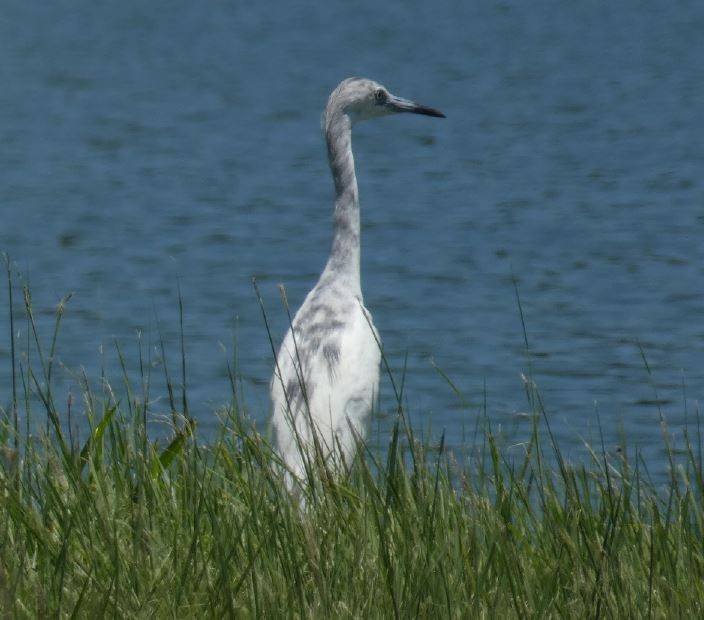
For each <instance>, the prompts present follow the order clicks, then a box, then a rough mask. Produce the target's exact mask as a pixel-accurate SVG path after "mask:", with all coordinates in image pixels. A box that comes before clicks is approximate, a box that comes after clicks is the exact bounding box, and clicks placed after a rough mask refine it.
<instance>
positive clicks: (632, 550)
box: [0, 294, 704, 618]
mask: <svg viewBox="0 0 704 620" xmlns="http://www.w3.org/2000/svg"><path fill="white" fill-rule="evenodd" d="M25 299H26V306H25V309H26V312H27V317H26V320H27V325H28V331H29V332H30V334H31V339H30V343H29V344H28V345H27V346H28V347H29V348H31V349H32V351H33V352H32V355H31V356H30V355H29V352H26V355H24V357H21V356H19V355H18V354H17V353H16V352H15V351H14V349H13V350H12V357H13V364H12V366H13V370H12V386H2V394H3V398H5V397H6V395H8V394H9V400H10V402H9V405H8V406H6V407H5V408H4V409H2V410H1V411H0V418H1V419H2V425H1V426H0V611H1V612H2V613H0V616H2V617H19V618H25V617H26V618H35V617H47V616H49V617H62V618H63V617H78V618H101V617H117V618H154V617H156V618H161V617H173V618H186V617H198V618H201V617H205V618H207V617H217V618H221V617H237V618H247V617H257V618H278V617H286V618H288V617H299V618H309V617H312V618H418V617H420V618H444V617H447V618H536V617H545V618H563V617H564V618H601V617H612V618H641V617H643V618H651V617H652V618H694V617H702V616H703V615H704V609H703V607H704V532H703V531H702V530H703V519H704V509H703V505H702V497H703V495H702V490H703V489H704V483H703V478H702V473H703V470H702V464H701V463H702V461H701V459H702V455H701V439H700V437H699V435H698V434H697V435H696V438H695V439H694V440H691V439H690V437H689V435H686V434H685V438H684V445H680V446H678V447H677V450H678V452H677V454H678V456H679V455H680V454H683V455H684V456H683V458H681V459H680V460H679V461H676V459H675V458H674V453H675V448H674V447H673V446H672V445H671V444H670V442H669V440H668V439H667V438H666V437H664V438H663V441H664V442H665V446H666V448H667V450H668V451H669V454H670V455H672V463H673V467H672V475H671V477H670V481H669V483H668V484H666V485H665V486H664V487H657V488H656V487H655V486H654V485H653V484H652V483H651V482H650V481H649V478H648V476H647V475H646V474H645V473H644V472H645V469H644V464H643V463H642V462H641V460H640V458H639V457H638V455H637V454H636V455H635V456H634V457H633V460H632V461H629V460H628V459H626V458H625V457H624V458H621V459H618V460H614V459H613V458H612V457H609V456H607V455H606V453H605V451H604V450H599V449H595V450H594V451H593V452H592V461H591V463H589V464H588V465H584V466H578V467H577V466H570V465H569V464H568V463H567V462H566V461H565V459H563V458H562V455H561V453H560V449H559V446H558V445H556V443H555V442H554V440H553V439H552V436H551V434H550V429H549V426H548V425H547V419H546V418H545V417H541V415H540V414H541V411H540V404H539V398H538V395H537V392H536V391H535V389H534V387H532V386H531V385H530V383H528V385H529V388H530V389H529V400H530V402H531V403H532V404H533V407H534V410H535V413H536V414H539V415H537V416H536V420H537V421H536V423H535V425H534V427H533V432H532V435H531V436H530V437H529V438H528V441H527V444H526V446H525V452H524V454H523V456H522V457H521V458H518V459H516V458H515V457H514V458H512V459H511V460H509V459H508V458H506V456H505V452H504V451H503V450H502V449H501V447H500V445H499V443H498V441H497V440H496V438H495V437H494V436H493V435H492V433H491V432H490V430H485V431H481V432H480V434H479V435H478V437H477V441H478V443H479V446H478V453H479V455H478V457H477V458H475V459H474V460H472V461H471V462H469V463H467V464H466V465H463V466H459V465H457V464H456V463H455V462H454V460H453V458H452V455H451V454H449V453H446V452H445V450H444V449H443V446H442V442H441V445H440V448H439V449H437V448H436V449H434V450H433V451H432V452H430V451H428V450H426V449H424V447H423V445H422V442H419V441H417V440H416V438H414V437H413V435H412V431H411V430H410V429H409V428H408V426H407V424H406V419H405V416H404V414H403V411H399V412H398V413H397V421H396V424H395V427H394V431H393V433H392V436H391V441H390V445H389V448H388V452H385V453H384V456H383V457H382V456H380V455H378V454H374V453H372V452H370V451H369V450H368V449H366V448H364V447H362V449H361V457H360V458H359V459H358V461H357V462H356V464H355V466H354V467H353V468H352V470H351V471H350V472H347V474H344V475H341V476H339V477H336V478H333V477H330V476H328V475H327V473H326V472H325V471H320V472H318V474H317V475H316V476H315V480H314V481H313V483H312V484H310V485H307V486H306V487H305V488H304V489H303V491H302V492H303V494H304V495H305V506H306V507H305V509H304V510H302V509H301V508H300V504H299V503H298V502H297V500H296V499H295V498H292V497H291V496H290V495H289V494H288V493H287V491H286V486H285V481H284V478H283V476H282V474H281V472H280V467H279V463H278V461H277V458H276V456H275V454H274V453H273V451H272V449H271V448H270V446H269V445H268V443H267V441H266V440H265V438H263V437H262V436H261V435H259V434H258V433H257V432H256V430H255V429H254V428H253V426H252V425H251V424H250V423H249V422H248V421H247V420H246V419H244V418H243V417H242V416H241V415H240V413H239V410H240V409H239V407H238V404H237V403H236V402H233V404H232V406H231V407H230V408H229V409H227V410H225V411H222V412H220V416H221V423H220V429H219V432H218V433H217V436H216V437H215V438H213V439H211V440H209V441H208V442H207V443H204V442H203V441H201V440H200V439H199V437H198V430H197V428H196V426H195V424H194V423H193V422H192V421H191V420H190V419H189V418H188V413H187V394H186V391H185V388H182V386H181V388H182V389H181V388H180V387H179V385H177V384H174V383H172V382H171V379H169V387H168V403H169V408H170V410H171V416H170V434H169V438H168V439H167V440H166V441H163V442H162V444H163V445H160V444H157V443H156V442H155V441H154V440H153V438H151V437H150V436H149V434H148V432H147V428H148V426H149V419H150V412H149V410H147V409H145V407H146V405H145V404H144V403H148V402H149V401H150V399H149V397H148V394H145V393H144V392H148V390H149V388H148V385H149V380H148V377H146V376H143V381H142V384H141V387H140V391H139V393H138V394H136V393H135V392H134V391H133V389H132V386H131V385H130V384H129V380H128V379H127V378H126V377H127V373H126V372H125V375H124V378H123V379H122V381H123V385H122V389H123V391H124V392H125V393H126V394H127V396H126V397H125V398H123V399H122V400H118V399H117V398H116V397H114V396H113V392H112V390H111V389H103V390H101V391H100V394H96V393H95V392H94V391H93V390H92V389H91V387H90V385H89V382H88V381H87V380H80V379H79V380H78V384H79V388H78V389H79V391H80V393H81V397H80V398H75V399H74V404H73V408H74V411H73V413H72V416H73V417H74V419H75V418H76V417H77V416H78V417H81V418H82V419H81V421H80V425H81V426H82V427H83V428H84V429H86V430H85V431H84V432H83V436H82V438H81V440H80V441H79V440H78V439H77V438H76V437H74V436H72V435H71V434H69V433H67V430H66V428H67V425H66V419H67V415H68V412H67V411H66V409H65V408H62V407H59V406H57V405H56V403H55V401H54V397H53V394H52V380H53V379H52V363H53V360H54V359H55V353H56V352H55V347H56V342H57V339H58V338H57V334H58V330H59V324H60V319H61V314H62V312H63V305H61V306H60V311H59V313H57V321H56V328H55V330H54V333H53V334H52V335H51V338H50V343H51V344H50V346H49V354H48V355H46V356H45V355H44V354H43V353H42V347H41V341H42V339H41V336H40V335H39V334H36V324H35V322H34V320H33V317H32V313H31V301H30V299H29V295H28V294H26V295H25ZM11 320H12V321H14V319H11ZM35 336H36V338H35ZM30 345H31V347H30ZM118 355H120V359H121V361H122V357H121V354H119V351H118ZM16 356H17V359H20V358H21V359H23V360H25V361H24V362H23V363H19V362H18V363H15V359H16ZM27 359H31V360H32V363H31V364H30V365H28V363H27V362H26V360H27ZM122 362H123V365H124V361H122ZM181 362H182V368H184V364H185V358H183V357H182V360H181ZM139 364H140V367H142V368H143V363H142V360H141V359H140V360H139ZM180 378H181V379H182V381H181V384H185V381H184V380H183V379H185V375H181V377H180ZM235 379H236V378H234V377H233V381H235ZM233 385H234V383H233ZM233 400H234V399H233ZM37 403H38V405H37ZM18 412H22V413H23V415H22V416H20V415H18ZM26 415H31V416H32V417H33V420H34V422H35V425H34V427H38V426H43V427H44V428H45V430H44V431H43V432H41V433H34V435H33V431H32V428H34V427H33V426H32V425H30V426H29V427H25V426H24V425H23V424H22V423H21V422H20V420H21V419H23V418H24V417H26ZM213 415H214V416H215V413H213ZM36 423H39V424H36ZM487 428H488V426H487ZM697 430H698V426H697V428H696V429H695V431H697ZM627 453H628V452H627V451H626V452H624V454H627ZM677 463H679V464H677Z"/></svg>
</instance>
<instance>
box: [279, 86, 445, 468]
mask: <svg viewBox="0 0 704 620" xmlns="http://www.w3.org/2000/svg"><path fill="white" fill-rule="evenodd" d="M396 112H413V113H416V114H425V115H427V116H439V117H442V116H444V115H443V114H442V113H441V112H438V111H437V110H434V109H432V108H428V107H426V106H421V105H418V104H416V103H413V102H411V101H408V100H406V99H401V98H399V97H395V96H393V95H391V94H389V92H388V91H387V90H386V89H385V88H384V87H383V86H380V85H379V84H377V83H376V82H373V81H371V80H365V79H357V78H350V79H347V80H344V81H343V82H341V83H340V84H339V85H338V87H337V88H336V89H335V90H334V91H333V92H332V94H331V95H330V98H329V99H328V104H327V107H326V109H325V113H324V115H323V131H324V133H325V139H326V142H327V148H328V161H329V163H330V170H331V172H332V176H333V180H334V183H335V193H336V199H335V218H334V219H335V232H334V237H333V243H332V249H331V252H330V257H329V258H328V262H327V264H326V266H325V269H324V270H323V273H322V274H321V276H320V279H319V280H318V283H317V284H316V285H315V287H314V288H313V290H312V291H311V292H310V293H308V295H307V297H306V299H305V301H304V302H303V305H302V306H301V307H300V309H299V310H298V312H297V313H296V315H295V317H294V319H293V322H292V329H289V331H288V333H287V334H286V337H285V338H284V340H283V342H282V344H281V348H280V350H279V354H278V356H277V360H276V367H275V369H274V375H273V377H272V379H271V385H270V390H271V401H272V406H273V418H272V423H273V428H274V433H275V438H276V444H277V447H278V450H279V453H280V455H281V457H282V459H283V461H284V462H285V463H286V465H287V467H288V468H289V470H290V471H291V473H292V474H293V475H294V476H296V477H297V478H299V479H300V478H304V477H305V472H306V470H307V467H306V464H307V463H313V462H314V461H315V460H316V459H317V457H320V459H322V460H323V461H325V462H326V464H327V465H329V466H331V467H332V468H338V467H339V466H340V465H341V464H342V461H344V463H345V464H346V465H348V466H349V465H350V464H351V461H352V459H353V458H354V454H355V447H356V442H357V438H360V439H362V438H364V436H365V422H366V418H367V416H368V415H369V412H370V411H371V409H372V406H373V404H374V400H375V398H376V394H377V392H378V387H379V363H380V361H381V352H380V342H379V337H378V334H377V332H376V329H375V328H374V326H373V323H372V318H371V314H370V313H369V312H368V310H367V309H366V308H365V307H364V303H363V299H362V289H361V284H360V268H359V233H360V226H359V194H358V190H357V179H356V176H355V170H354V158H353V156H352V143H351V129H352V125H353V124H354V123H355V122H356V121H359V120H364V119H368V118H376V117H380V116H385V115H387V114H393V113H396Z"/></svg>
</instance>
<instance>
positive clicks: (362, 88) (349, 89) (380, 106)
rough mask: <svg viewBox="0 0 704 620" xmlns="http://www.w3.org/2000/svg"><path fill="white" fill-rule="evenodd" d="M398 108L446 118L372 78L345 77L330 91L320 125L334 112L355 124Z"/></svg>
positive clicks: (402, 110) (385, 114)
mask: <svg viewBox="0 0 704 620" xmlns="http://www.w3.org/2000/svg"><path fill="white" fill-rule="evenodd" d="M399 112H411V113H413V114H424V115H426V116H436V117H440V118H445V115H444V114H443V113H442V112H439V111H438V110H435V109H433V108H429V107H428V106H424V105H420V104H418V103H414V102H413V101H409V100H408V99H402V98H401V97H397V96H396V95H392V94H391V93H390V92H389V91H388V90H386V88H384V87H383V86H382V85H381V84H378V83H377V82H374V81H373V80H367V79H363V78H347V79H346V80H343V81H342V82H340V84H338V86H337V88H336V89H335V90H334V91H332V94H331V95H330V98H329V99H328V105H327V107H326V108H325V114H324V116H323V121H324V123H323V125H324V126H327V125H328V124H329V122H330V121H331V119H332V118H333V117H334V116H335V115H337V114H346V115H347V116H348V117H349V119H350V121H351V122H352V123H353V124H354V123H356V122H357V121H362V120H367V119H370V118H379V117H381V116H387V115H389V114H396V113H399Z"/></svg>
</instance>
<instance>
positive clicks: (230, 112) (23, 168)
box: [0, 0, 704, 469]
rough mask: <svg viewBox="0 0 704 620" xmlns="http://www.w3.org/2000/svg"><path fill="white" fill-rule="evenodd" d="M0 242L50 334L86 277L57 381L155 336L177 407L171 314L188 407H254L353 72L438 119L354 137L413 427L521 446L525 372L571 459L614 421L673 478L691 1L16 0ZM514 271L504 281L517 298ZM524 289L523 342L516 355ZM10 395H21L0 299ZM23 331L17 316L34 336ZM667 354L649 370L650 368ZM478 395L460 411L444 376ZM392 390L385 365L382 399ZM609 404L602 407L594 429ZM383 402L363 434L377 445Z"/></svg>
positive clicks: (131, 355)
mask: <svg viewBox="0 0 704 620" xmlns="http://www.w3.org/2000/svg"><path fill="white" fill-rule="evenodd" d="M0 5H1V8H0V251H2V252H6V253H7V254H8V255H9V256H10V257H11V260H12V268H13V272H14V273H15V282H16V290H15V295H16V297H15V301H16V305H17V307H18V309H19V308H21V286H22V283H23V282H24V281H27V282H29V285H30V286H31V289H32V292H33V304H34V307H35V311H36V312H37V316H38V319H39V322H40V325H41V327H42V333H43V337H44V338H45V339H46V340H47V344H48V340H49V337H50V326H51V324H52V321H53V318H52V313H53V310H54V308H55V307H56V304H57V302H58V300H59V299H60V298H61V297H62V296H63V295H65V294H67V293H69V292H72V293H73V297H72V298H71V300H70V302H69V304H68V306H67V312H66V316H65V317H64V321H63V326H62V332H61V336H60V340H59V358H60V361H61V363H62V364H63V368H62V369H61V370H60V372H59V374H58V376H57V379H58V381H59V383H61V382H64V383H65V385H69V386H70V384H71V377H72V374H73V373H75V372H76V371H77V369H80V368H81V367H84V368H85V370H86V372H87V373H88V375H89V376H90V377H91V378H92V379H95V380H97V378H98V377H99V375H100V369H101V366H105V368H106V373H107V374H108V376H109V377H111V378H112V379H113V380H114V381H115V382H116V383H119V376H120V374H119V366H118V363H117V355H116V353H115V348H114V344H113V343H114V341H115V340H117V341H118V342H119V343H120V346H121V347H122V349H123V351H124V353H125V357H126V359H127V362H128V365H129V367H130V369H131V371H134V370H135V369H136V367H137V358H138V355H137V350H138V344H139V342H138V338H137V336H136V334H137V333H141V334H142V346H143V348H144V350H145V351H146V352H147V354H151V358H152V362H153V364H154V366H155V369H154V371H153V374H154V386H153V389H152V394H151V396H152V397H153V398H154V403H153V409H154V411H155V412H157V413H166V412H167V411H168V407H167V405H166V401H165V400H164V396H165V392H164V390H163V382H161V372H162V371H161V369H160V367H159V359H160V353H159V351H158V350H157V348H156V347H155V343H156V342H157V341H158V339H159V333H158V328H157V319H158V324H159V325H160V329H161V332H162V335H163V338H164V339H165V342H166V349H167V351H168V352H169V354H170V357H171V365H172V366H173V368H172V372H173V373H174V374H177V363H178V355H179V354H178V347H179V344H178V342H179V335H178V332H179V325H178V301H177V298H178V294H177V288H178V286H180V290H181V293H182V298H183V303H184V313H185V314H184V316H185V324H184V332H185V346H186V353H187V360H188V382H189V395H190V402H191V411H192V413H193V414H194V415H196V417H198V419H199V421H200V425H201V428H202V429H204V432H206V433H207V432H208V429H210V428H213V427H214V421H215V415H214V413H213V411H214V410H215V409H216V408H217V407H218V406H219V405H221V404H222V403H225V402H227V401H228V399H229V397H230V387H229V383H228V380H227V373H226V362H227V360H228V359H230V360H231V359H232V356H233V348H235V342H236V351H237V358H238V369H239V372H240V373H241V375H242V386H243V388H244V399H245V402H246V403H247V406H248V409H249V412H250V415H252V416H253V417H254V418H256V419H258V420H261V423H262V424H263V423H264V422H265V420H266V416H267V410H268V404H267V390H266V384H267V382H268V380H269V376H270V373H271V368H272V356H271V350H270V345H269V341H268V338H267V335H266V331H265V329H264V326H263V321H262V318H261V311H260V308H259V306H258V304H257V301H256V297H255V294H254V291H253V289H252V285H251V277H252V276H256V277H257V279H258V282H259V286H260V288H261V291H262V294H263V297H264V301H265V304H266V307H267V309H268V313H269V319H270V321H271V324H272V328H273V333H274V336H275V338H277V339H278V338H280V337H281V336H282V335H283V332H284V331H285V328H286V317H285V313H284V311H283V309H282V306H281V303H280V299H279V294H278V290H277V286H278V283H281V282H282V283H284V284H285V286H286V288H287V291H288V296H289V299H290V302H291V305H292V306H294V307H297V306H298V304H299V303H300V302H301V301H302V299H303V297H304V295H305V293H306V292H307V291H308V290H309V288H310V287H311V286H312V285H313V284H314V283H315V280H316V278H317V274H318V273H319V271H320V269H321V268H322V266H323V264H324V262H325V259H326V255H327V252H328V249H329V242H330V235H331V210H332V183H331V181H330V179H329V172H328V169H327V163H326V159H325V152H324V145H323V142H322V137H321V134H320V129H319V118H320V113H321V111H322V108H323V106H324V104H325V101H326V98H327V95H328V93H329V92H330V90H331V89H332V88H333V87H334V86H335V85H336V84H337V82H338V81H339V80H340V79H342V78H344V77H347V76H350V75H360V76H365V77H371V78H374V79H376V80H378V81H380V82H382V83H384V84H385V85H386V86H388V87H389V89H390V90H392V92H395V93H397V94H399V95H402V96H406V97H409V98H412V99H415V100H418V101H420V102H423V103H426V104H428V105H432V106H435V107H438V108H440V109H442V110H443V111H444V112H445V113H446V114H447V119H446V120H444V121H438V120H436V119H428V118H420V117H417V118H416V117H402V118H401V117H400V118H390V119H384V120H382V121H377V122H374V123H367V124H364V125H361V126H359V127H358V128H357V129H356V132H355V135H354V147H355V154H356V161H357V167H358V177H359V183H360V192H361V198H362V222H363V256H362V268H363V288H364V292H365V301H366V304H367V306H368V307H369V308H370V309H371V311H372V312H373V314H374V317H375V322H376V324H377V327H378V328H379V331H380V333H381V335H382V338H383V341H384V344H385V349H386V352H387V355H388V357H389V360H390V362H391V365H392V366H393V368H394V370H395V372H397V373H400V371H401V369H402V367H403V366H404V364H406V373H405V399H406V402H407V405H408V409H409V411H410V412H411V415H412V419H413V422H414V424H416V425H417V426H418V428H426V427H427V426H428V425H429V424H432V428H433V431H434V434H435V436H437V434H439V433H440V432H441V431H442V430H443V429H444V430H445V431H446V434H447V442H448V443H449V444H450V446H452V447H453V448H455V449H457V450H461V449H462V447H463V444H465V443H466V441H468V440H467V436H466V434H465V433H466V431H467V429H472V428H473V425H474V421H475V420H476V418H477V416H478V415H480V414H481V413H482V411H483V410H484V408H485V409H486V415H487V416H488V418H489V419H490V421H491V423H492V425H493V428H494V430H499V429H500V430H502V431H503V432H504V433H505V434H506V436H507V438H508V441H509V443H511V442H515V443H517V444H519V443H520V442H522V441H525V439H526V438H527V435H528V433H529V430H530V421H529V419H528V418H527V417H526V416H525V415H524V413H525V412H526V411H527V410H528V404H527V400H526V397H525V393H524V386H523V383H522V380H521V373H525V374H527V373H528V369H529V367H530V369H531V372H532V377H533V379H534V380H535V381H536V383H537V385H538V387H539V389H540V391H541V394H542V398H543V401H544V404H545V408H546V412H547V415H548V419H549V420H550V421H551V423H552V427H553V430H554V431H555V432H556V435H557V438H558V440H559V442H560V445H561V447H562V448H563V450H564V451H565V452H566V453H568V454H569V453H573V454H575V455H577V454H579V453H580V451H581V450H582V448H581V447H580V446H581V440H582V439H583V438H587V439H591V440H594V439H596V438H597V436H596V435H595V433H596V431H595V429H596V426H597V419H599V420H600V421H601V424H602V427H603V432H604V434H605V439H606V443H607V445H614V444H616V443H617V442H618V438H619V432H620V429H622V430H623V433H624V435H625V436H626V439H627V441H628V443H629V445H631V446H633V447H636V446H637V447H639V448H640V449H642V450H644V454H645V455H646V456H647V458H648V462H649V464H650V465H651V466H652V467H653V468H654V469H657V468H658V467H659V466H660V465H662V464H663V461H662V456H663V452H662V446H663V442H662V440H661V429H660V424H659V414H660V412H662V413H663V414H664V415H665V416H666V417H667V420H668V423H669V429H670V431H672V432H674V433H679V432H681V429H682V426H683V424H684V422H685V419H686V418H687V417H689V418H692V417H693V416H694V415H695V414H696V412H697V411H698V408H699V406H700V402H701V398H702V395H703V394H704V236H703V235H702V233H703V232H704V175H703V167H704V120H703V119H704V112H703V111H704V34H703V33H704V3H702V2H699V1H695V0H691V1H681V2H656V1H643V2H636V1H630V0H629V1H624V2H618V3H614V2H606V1H598V0H594V1H587V0H583V1H581V2H577V3H564V2H558V1H538V2H531V3H525V2H518V1H515V0H514V1H506V2H460V1H451V0H446V1H444V2H432V3H430V2H406V1H400V0H399V1H394V0H390V1H387V2H381V3H380V2H372V1H368V0H362V1H360V2H355V3H338V2H331V3H314V2H277V3H274V2H271V3H267V2H262V3H252V2H246V3H245V2H222V3H200V2H185V1H176V2H173V1H170V2H135V1H128V2H120V3H109V2H104V1H98V2H85V1H74V2H69V1H68V0H63V1H57V2H51V3H41V2H26V1H19V0H2V2H0ZM514 282H515V285H514ZM516 289H517V290H518V292H519V294H520V299H521V303H522V308H523V313H524V319H525V324H526V331H527V336H528V341H529V345H530V349H531V352H532V354H531V355H530V356H527V355H526V352H525V345H524V336H523V328H522V323H521V317H520V313H519V307H518V303H517V300H516ZM0 306H1V308H2V312H0V334H1V335H2V336H1V337H0V404H1V405H3V406H5V405H7V404H8V402H9V401H10V378H9V377H10V361H9V325H8V315H9V313H8V303H7V291H6V287H4V286H3V287H1V288H0ZM16 332H17V334H16V337H17V342H18V346H22V344H23V343H25V342H26V337H27V326H26V323H24V322H20V323H19V324H18V325H17V329H16ZM641 352H642V354H643V355H644V356H645V359H647V362H648V364H649V367H650V372H651V375H650V376H649V373H648V371H647V369H646V365H645V364H644V361H643V355H642V354H641ZM433 363H434V364H436V365H437V366H438V367H439V368H441V369H442V370H443V371H444V372H445V373H446V374H447V375H448V376H449V377H450V378H451V379H452V381H453V382H454V383H455V384H456V386H457V387H458V388H459V389H460V390H461V392H462V393H463V395H464V399H465V400H466V403H469V404H468V405H467V404H466V403H465V404H463V403H462V399H460V398H458V397H457V396H456V395H455V394H454V393H453V391H452V390H451V389H450V388H449V387H448V386H447V384H446V383H445V381H444V379H443V378H442V377H441V376H440V374H439V373H438V372H437V371H436V370H435V369H434V367H433ZM392 404H393V398H392V394H391V389H390V386H389V382H388V379H387V380H385V381H384V382H383V386H382V408H384V409H388V408H389V407H391V406H392ZM597 413H598V418H597ZM390 425H391V417H390V416H388V415H386V416H384V415H382V416H379V417H378V418H377V420H376V421H375V422H374V426H375V428H376V429H377V430H378V432H375V433H374V436H375V439H374V440H375V441H379V442H380V443H381V444H382V445H383V443H384V441H385V439H384V438H385V435H386V433H387V432H388V430H389V427H390Z"/></svg>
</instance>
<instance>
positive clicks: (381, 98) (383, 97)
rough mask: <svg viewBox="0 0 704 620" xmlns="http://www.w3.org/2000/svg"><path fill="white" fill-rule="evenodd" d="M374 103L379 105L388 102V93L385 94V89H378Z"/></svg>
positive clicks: (375, 92)
mask: <svg viewBox="0 0 704 620" xmlns="http://www.w3.org/2000/svg"><path fill="white" fill-rule="evenodd" d="M374 101H376V102H377V103H385V102H386V93H385V92H384V89H383V88H377V89H376V90H375V91H374Z"/></svg>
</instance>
